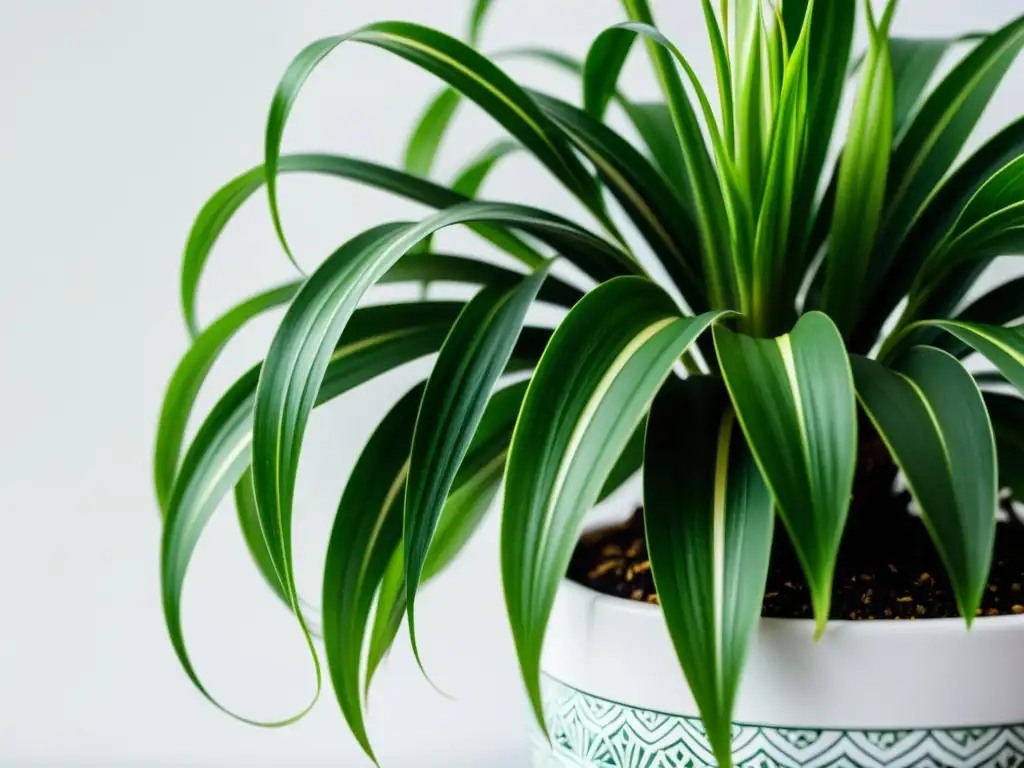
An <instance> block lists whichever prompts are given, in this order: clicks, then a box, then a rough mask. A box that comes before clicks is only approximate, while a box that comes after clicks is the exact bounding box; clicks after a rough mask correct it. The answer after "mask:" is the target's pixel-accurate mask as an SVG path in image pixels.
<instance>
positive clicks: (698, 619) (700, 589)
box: [644, 376, 774, 766]
mask: <svg viewBox="0 0 1024 768" xmlns="http://www.w3.org/2000/svg"><path fill="white" fill-rule="evenodd" d="M773 520H774V515H773V512H772V496H771V492H770V491H769V490H768V486H767V485H765V482H764V479H763V478H762V477H761V473H760V471H759V470H758V468H757V464H756V463H755V462H754V459H753V456H751V454H750V450H749V449H748V448H747V445H746V443H745V441H744V439H743V434H742V433H741V432H740V430H739V429H738V427H737V426H736V415H735V412H734V411H733V409H732V406H731V404H730V403H729V396H728V394H727V393H726V391H725V388H724V387H723V386H722V383H721V381H719V380H717V379H712V378H707V377H702V376H696V377H691V378H689V379H687V380H686V381H679V380H677V379H670V380H669V381H667V382H666V383H665V385H664V386H663V387H662V391H661V392H660V393H659V395H658V397H657V399H655V401H654V405H653V406H652V408H651V415H650V418H649V420H648V425H647V446H646V451H645V457H644V523H645V526H646V531H647V551H648V553H649V555H650V558H651V570H652V572H653V574H654V583H655V586H656V588H657V592H658V598H659V601H660V603H661V610H662V613H663V615H664V616H665V623H666V624H667V625H668V630H669V634H670V635H671V637H672V642H673V645H674V646H675V649H676V654H677V656H678V657H679V661H680V663H681V665H682V667H683V672H684V673H685V674H686V679H687V682H688V683H689V686H690V690H691V691H692V692H693V696H694V699H695V700H696V701H697V705H698V707H699V708H700V713H701V719H702V721H703V723H704V729H705V733H706V735H707V738H708V740H709V741H710V742H711V745H712V749H713V750H714V753H715V756H716V759H717V760H718V764H719V765H722V766H729V765H731V764H732V755H731V751H732V738H731V731H732V715H733V708H734V704H735V700H736V693H737V690H738V688H739V682H740V676H741V674H742V672H743V667H744V663H745V661H746V656H747V647H748V645H749V643H750V638H751V636H752V635H753V632H754V628H755V627H756V626H757V622H758V619H759V618H760V616H761V603H762V600H763V596H764V586H765V581H766V579H767V576H768V560H769V556H770V554H771V548H772V527H773Z"/></svg>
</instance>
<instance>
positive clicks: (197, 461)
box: [160, 303, 459, 725]
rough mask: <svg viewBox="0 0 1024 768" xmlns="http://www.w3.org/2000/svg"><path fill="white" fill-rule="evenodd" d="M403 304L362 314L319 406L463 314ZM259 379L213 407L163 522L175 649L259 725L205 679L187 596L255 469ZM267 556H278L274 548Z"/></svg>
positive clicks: (248, 377) (418, 352) (451, 307)
mask: <svg viewBox="0 0 1024 768" xmlns="http://www.w3.org/2000/svg"><path fill="white" fill-rule="evenodd" d="M402 306H403V305H397V306H389V307H371V308H368V309H361V310H358V312H357V315H356V316H355V317H353V320H352V322H351V323H350V327H349V329H348V330H347V332H346V333H345V334H343V336H342V338H341V340H340V341H339V344H338V346H337V348H336V349H334V350H333V352H332V354H331V356H330V359H329V360H328V364H327V369H326V372H325V374H324V376H323V380H322V383H321V385H320V387H319V392H318V393H317V395H316V397H317V401H318V402H324V401H326V400H330V399H332V398H334V397H337V396H338V395H340V394H343V393H344V392H346V391H348V390H350V389H352V388H353V387H356V386H358V385H359V384H362V383H364V382H366V381H369V380H370V379H372V378H374V377H375V376H378V375H379V374H381V373H383V372H385V371H387V370H390V369H391V368H394V367H397V366H399V365H401V364H403V363H406V362H409V361H410V360H415V359H416V358H418V357H422V356H423V355H426V354H429V353H430V352H433V351H436V350H437V349H438V348H440V346H441V343H442V342H443V341H444V337H445V334H446V333H447V331H448V328H449V327H450V326H451V323H452V322H454V320H455V317H456V314H457V312H458V309H459V305H458V304H451V303H426V304H410V305H407V306H406V308H403V309H401V310H398V308H399V307H402ZM382 310H384V311H382ZM396 310H398V311H396ZM259 376H260V367H259V366H257V367H255V368H253V369H251V370H250V371H249V372H248V373H246V374H245V375H244V376H243V377H241V378H240V379H239V380H238V381H237V382H236V383H235V385H234V386H232V387H231V389H229V390H228V392H227V393H226V394H225V395H224V396H223V397H222V398H221V399H220V400H219V401H218V402H217V404H216V405H215V406H214V407H213V409H212V410H211V412H210V414H209V416H207V418H206V420H205V421H204V422H203V424H202V426H201V427H200V428H199V431H198V432H197V433H196V437H195V439H194V440H193V441H192V444H191V445H190V446H189V449H188V451H187V452H186V454H185V458H184V460H183V461H182V465H181V468H180V470H179V472H178V475H177V477H176V479H175V482H174V487H173V490H172V493H171V497H170V501H169V503H168V506H167V512H166V516H165V518H164V528H163V539H162V544H161V566H160V567H161V586H162V596H163V609H164V620H165V622H166V624H167V630H168V633H169V635H170V638H171V644H172V646H173V647H174V651H175V653H176V654H177V656H178V660H179V661H180V662H181V665H182V666H183V667H184V669H185V672H186V674H187V675H188V677H189V679H190V680H191V681H192V683H193V684H194V685H195V686H196V688H197V689H199V691H200V692H201V693H202V694H203V695H204V696H205V697H206V698H207V699H208V700H209V701H211V702H212V703H213V704H214V705H215V706H217V707H218V708H220V709H222V710H223V711H225V712H228V714H231V715H232V716H233V717H238V718H239V719H242V720H244V721H245V722H253V723H256V722H257V721H254V720H250V719H248V718H241V717H239V716H238V715H235V714H234V713H232V712H230V711H229V710H227V709H226V708H225V707H224V706H223V705H221V704H220V703H219V702H218V701H217V700H216V699H215V698H214V697H213V695H212V694H211V693H210V692H209V691H208V690H207V689H206V687H205V686H204V685H203V683H202V682H201V681H200V679H199V677H198V674H197V673H196V671H195V668H194V667H193V666H192V661H191V658H190V656H189V654H188V650H187V648H186V645H185V638H184V634H183V631H182V626H181V596H182V590H183V587H184V582H185V575H186V572H187V570H188V565H189V562H190V560H191V558H192V554H193V552H194V551H195V548H196V545H197V544H198V541H199V537H200V536H201V535H202V533H203V530H204V529H205V527H206V525H207V523H208V522H209V520H210V517H211V516H212V515H213V513H214V511H215V510H216V509H217V507H218V506H219V504H220V502H221V501H222V499H223V498H224V496H225V495H226V494H227V493H228V492H229V491H230V490H231V488H232V486H234V485H236V483H237V482H239V480H240V478H241V477H242V475H243V473H244V472H245V470H246V468H247V467H248V465H249V452H248V448H249V446H250V444H251V440H252V411H253V403H254V399H255V395H256V385H257V381H258V380H259ZM267 553H268V554H269V555H272V552H271V550H270V548H269V547H268V548H267ZM270 559H271V569H270V571H269V572H268V571H267V570H266V569H265V568H264V569H263V572H264V574H265V575H266V576H269V573H273V574H275V578H276V580H277V581H278V582H280V583H281V584H282V586H285V591H286V594H287V595H288V597H289V600H288V602H289V604H290V605H291V606H292V607H293V610H295V608H294V606H295V605H296V604H297V598H296V599H295V600H293V599H292V598H293V595H292V593H291V590H288V589H287V587H286V583H285V581H284V579H283V578H282V576H281V574H280V572H279V569H278V567H277V565H276V563H275V562H274V560H273V557H272V556H271V558H270ZM306 640H307V644H308V645H309V649H310V653H311V654H312V656H313V661H314V664H315V667H316V671H317V694H316V695H317V696H319V677H320V673H319V661H318V660H317V657H316V652H315V650H314V649H313V646H312V642H311V640H310V639H309V636H308V633H307V634H306ZM315 700H316V696H315V697H314V701H315ZM309 707H312V703H311V704H310V705H309ZM309 707H307V708H306V709H304V710H303V711H302V712H300V713H299V714H297V715H295V716H294V717H292V718H288V719H287V720H285V721H280V722H276V723H257V724H270V725H283V724H286V723H289V722H293V721H294V720H296V719H298V718H300V717H302V716H303V715H304V714H305V713H306V712H308V711H309Z"/></svg>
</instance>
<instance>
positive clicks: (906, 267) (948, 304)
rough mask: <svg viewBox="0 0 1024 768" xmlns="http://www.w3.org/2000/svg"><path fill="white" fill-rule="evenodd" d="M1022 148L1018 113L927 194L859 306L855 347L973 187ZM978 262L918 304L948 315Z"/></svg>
mask: <svg viewBox="0 0 1024 768" xmlns="http://www.w3.org/2000/svg"><path fill="white" fill-rule="evenodd" d="M1022 153H1024V118H1020V119H1018V120H1016V121H1014V122H1013V123H1011V124H1010V125H1008V126H1006V128H1004V129H1003V130H1001V131H1000V132H999V133H998V134H996V135H995V136H993V137H992V138H991V139H989V141H987V142H986V143H985V145H984V146H982V147H981V149H979V150H978V151H977V152H975V153H974V154H973V155H972V156H971V157H970V158H969V159H968V160H967V161H966V162H964V163H963V164H962V165H961V166H960V167H959V168H958V169H957V170H956V171H955V172H954V173H953V174H952V175H951V176H950V177H949V178H948V179H946V180H945V181H944V182H943V183H942V186H940V187H939V188H938V190H937V191H935V193H934V194H933V195H932V196H931V198H930V199H929V202H928V203H927V204H926V205H925V207H924V209H923V210H922V211H921V213H920V214H919V216H918V217H917V220H916V222H915V224H914V226H913V228H912V229H911V230H910V232H909V234H908V235H907V237H906V240H905V241H904V243H903V245H902V246H901V247H900V249H899V251H898V253H897V255H896V258H895V260H894V261H893V263H892V267H891V268H890V269H889V271H888V272H887V273H886V275H885V280H884V281H882V283H881V284H880V285H879V286H878V289H877V292H876V294H875V295H874V296H873V297H872V298H871V300H870V302H869V303H868V305H867V307H865V308H864V310H863V311H862V318H861V322H860V323H859V325H858V329H857V333H856V334H855V336H854V341H853V344H852V346H853V347H854V348H855V349H860V350H865V351H866V350H868V349H870V348H871V347H873V346H874V343H875V341H876V340H877V339H878V336H879V332H880V330H881V328H882V325H883V324H884V322H885V321H886V319H888V317H889V316H890V315H891V314H892V313H893V311H894V310H895V309H896V307H897V305H898V304H899V303H900V301H901V300H902V299H903V298H904V296H906V295H907V293H908V292H909V290H910V288H911V285H912V284H913V282H914V279H915V278H916V277H917V273H918V272H919V271H920V269H921V265H922V264H923V263H924V261H925V259H927V258H928V256H929V255H930V254H931V253H932V252H933V251H934V250H935V248H937V247H938V246H939V244H940V243H941V242H942V240H943V239H944V238H945V236H946V235H947V234H948V232H949V230H950V228H951V227H952V226H953V224H954V223H955V222H956V220H957V218H958V217H959V215H960V212H961V211H962V210H963V209H964V206H966V205H967V203H968V202H969V201H970V199H971V198H972V197H973V196H974V194H975V192H977V191H978V189H979V188H980V187H981V186H982V185H983V184H984V183H985V182H986V181H988V180H989V178H991V176H992V175H993V174H994V173H996V172H998V171H999V169H1000V168H1003V167H1004V166H1005V165H1006V164H1007V163H1008V162H1010V161H1011V160H1013V159H1014V158H1016V157H1018V156H1019V155H1021V154H1022ZM983 265H984V262H982V263H981V264H970V265H965V266H964V267H962V268H961V269H959V270H957V271H956V272H955V273H954V274H953V275H951V276H950V278H949V279H948V280H947V281H946V286H945V287H944V288H943V289H941V290H939V291H937V292H936V295H935V297H934V298H933V299H932V300H931V301H930V302H929V303H928V307H927V308H924V311H926V312H927V313H928V314H929V315H931V316H943V315H948V314H949V313H950V312H952V310H953V309H954V308H955V307H956V305H957V304H958V303H959V301H960V300H961V299H962V298H963V296H964V295H966V292H967V291H968V290H969V289H970V287H971V285H972V284H973V283H974V281H975V280H976V279H977V276H978V274H980V271H981V270H980V269H979V267H981V266H983Z"/></svg>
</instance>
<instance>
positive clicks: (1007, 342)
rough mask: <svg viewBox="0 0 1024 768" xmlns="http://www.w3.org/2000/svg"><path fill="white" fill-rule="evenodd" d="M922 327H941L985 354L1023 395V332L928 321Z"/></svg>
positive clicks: (991, 326) (949, 321) (992, 326)
mask: <svg viewBox="0 0 1024 768" xmlns="http://www.w3.org/2000/svg"><path fill="white" fill-rule="evenodd" d="M920 325H923V326H934V327H936V328H941V329H942V330H944V331H947V332H948V333H951V334H953V335H954V336H956V337H957V338H958V339H960V341H962V342H963V343H964V344H967V345H968V346H970V347H972V348H973V349H974V350H975V351H976V352H978V353H980V354H982V355H984V356H985V357H986V358H987V359H988V361H989V362H990V363H992V365H994V366H995V367H996V368H997V369H999V372H1000V373H1001V374H1002V375H1003V377H1004V378H1005V379H1006V380H1007V381H1009V382H1010V383H1011V384H1013V386H1015V387H1016V388H1017V390H1018V391H1020V392H1024V333H1022V332H1021V330H1020V329H1018V328H1002V327H999V326H995V325H981V324H978V323H965V322H962V321H957V320H926V321H924V322H922V323H920Z"/></svg>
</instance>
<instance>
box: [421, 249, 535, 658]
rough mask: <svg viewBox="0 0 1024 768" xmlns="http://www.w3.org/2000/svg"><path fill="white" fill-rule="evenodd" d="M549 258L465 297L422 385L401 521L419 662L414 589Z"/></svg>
mask: <svg viewBox="0 0 1024 768" xmlns="http://www.w3.org/2000/svg"><path fill="white" fill-rule="evenodd" d="M552 263H553V262H549V263H548V264H547V265H545V266H543V267H540V268H539V269H538V270H537V271H535V272H534V273H533V274H532V275H530V276H529V277H527V278H524V280H523V281H522V283H521V284H520V285H518V286H517V287H515V288H513V289H511V290H507V289H505V288H502V287H500V286H494V287H489V288H485V289H484V290H482V291H481V292H480V293H478V294H477V295H476V297H475V298H473V300H471V301H470V302H469V303H468V304H466V308H465V309H464V310H463V311H462V314H460V315H459V319H458V320H456V321H455V325H454V326H452V330H451V333H449V334H448V338H447V339H446V340H445V343H444V346H443V347H441V353H440V355H438V358H437V362H436V363H435V365H434V369H433V372H432V373H431V375H430V379H429V380H428V381H427V387H426V390H425V391H424V393H423V401H422V403H421V405H420V410H419V414H418V416H417V417H416V431H415V436H414V437H413V442H412V453H411V455H410V458H409V480H408V485H407V488H406V494H405V527H404V529H403V537H404V542H405V571H406V596H407V600H408V612H409V636H410V638H411V640H412V648H413V653H414V655H415V656H416V660H417V662H418V663H419V665H420V667H421V669H422V667H423V662H422V660H421V658H420V654H419V647H418V645H417V643H416V612H415V606H416V591H417V588H418V587H419V584H420V579H421V578H422V575H423V568H424V563H425V562H426V559H427V552H428V549H429V548H430V543H431V540H432V538H433V536H434V530H435V529H436V528H437V523H438V519H439V518H440V516H441V510H442V509H443V508H444V504H445V500H446V499H447V498H448V493H449V491H450V490H451V488H452V483H454V481H455V476H456V473H457V472H458V471H459V467H460V465H461V464H462V460H463V459H464V458H465V456H466V453H467V451H468V450H469V446H470V441H471V440H472V439H473V435H474V434H475V432H476V429H477V425H478V424H479V423H480V420H481V419H482V418H483V415H484V409H485V407H486V406H487V400H488V398H489V397H490V395H491V391H492V390H493V389H494V385H495V384H496V383H497V381H498V377H499V376H501V373H502V371H503V370H504V369H505V366H506V364H507V363H508V360H509V358H510V357H511V355H512V349H513V347H514V346H515V343H516V340H517V339H518V338H519V333H520V331H521V330H522V327H523V323H524V322H525V321H526V313H527V311H528V310H529V308H530V306H531V305H532V304H533V301H534V299H535V298H536V297H537V292H538V291H539V290H540V287H541V285H542V284H543V283H544V279H545V278H546V277H547V275H548V272H549V270H550V267H551V264H552Z"/></svg>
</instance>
